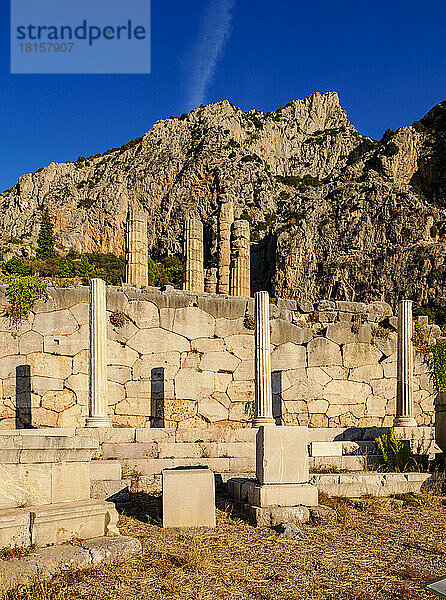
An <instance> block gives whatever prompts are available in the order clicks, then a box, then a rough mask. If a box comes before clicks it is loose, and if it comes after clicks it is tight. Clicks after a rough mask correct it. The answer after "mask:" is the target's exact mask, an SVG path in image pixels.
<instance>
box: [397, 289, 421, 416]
mask: <svg viewBox="0 0 446 600" xmlns="http://www.w3.org/2000/svg"><path fill="white" fill-rule="evenodd" d="M412 336H413V321H412V300H401V301H400V302H399V303H398V350H397V387H396V417H395V420H394V422H393V424H394V427H413V426H416V424H417V423H416V421H415V419H414V417H413V343H412Z"/></svg>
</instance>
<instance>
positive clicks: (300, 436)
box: [256, 425, 309, 483]
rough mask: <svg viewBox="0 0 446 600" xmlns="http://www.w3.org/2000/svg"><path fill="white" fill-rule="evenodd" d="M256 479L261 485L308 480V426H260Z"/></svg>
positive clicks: (257, 436) (257, 440)
mask: <svg viewBox="0 0 446 600" xmlns="http://www.w3.org/2000/svg"><path fill="white" fill-rule="evenodd" d="M256 476H257V479H258V480H259V482H260V483H302V482H306V481H308V478H309V474H308V427H286V426H279V427H276V426H274V425H269V426H264V427H259V430H258V432H257V435H256Z"/></svg>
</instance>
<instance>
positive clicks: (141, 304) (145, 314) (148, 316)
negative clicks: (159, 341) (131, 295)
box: [128, 300, 160, 329]
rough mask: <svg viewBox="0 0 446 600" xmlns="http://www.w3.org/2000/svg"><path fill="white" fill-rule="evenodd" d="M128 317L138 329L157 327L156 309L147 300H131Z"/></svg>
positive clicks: (158, 320)
mask: <svg viewBox="0 0 446 600" xmlns="http://www.w3.org/2000/svg"><path fill="white" fill-rule="evenodd" d="M128 316H129V317H130V318H131V319H132V321H134V322H135V323H136V325H137V327H139V328H140V329H146V328H149V327H159V324H160V315H159V310H158V307H157V306H156V305H155V304H154V303H153V302H149V301H148V300H132V301H131V302H129V305H128Z"/></svg>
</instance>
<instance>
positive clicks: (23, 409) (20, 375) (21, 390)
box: [15, 365, 32, 429]
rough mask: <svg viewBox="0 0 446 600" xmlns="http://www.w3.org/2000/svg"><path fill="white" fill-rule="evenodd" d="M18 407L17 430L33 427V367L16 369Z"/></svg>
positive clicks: (23, 366) (21, 366) (20, 366)
mask: <svg viewBox="0 0 446 600" xmlns="http://www.w3.org/2000/svg"><path fill="white" fill-rule="evenodd" d="M15 385H16V395H15V397H16V406H15V425H16V428H17V429H30V428H31V427H32V415H31V367H30V366H29V365H19V366H17V367H16V384H15Z"/></svg>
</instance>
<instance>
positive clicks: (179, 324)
mask: <svg viewBox="0 0 446 600" xmlns="http://www.w3.org/2000/svg"><path fill="white" fill-rule="evenodd" d="M172 329H173V331H174V332H175V333H178V334H180V335H182V336H184V337H186V338H188V339H189V340H193V339H196V338H202V337H213V335H214V329H215V319H214V317H212V316H211V315H210V314H208V313H207V312H205V311H203V310H201V309H200V308H197V307H194V306H190V307H187V308H177V309H176V310H175V317H174V320H173V327H172Z"/></svg>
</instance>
